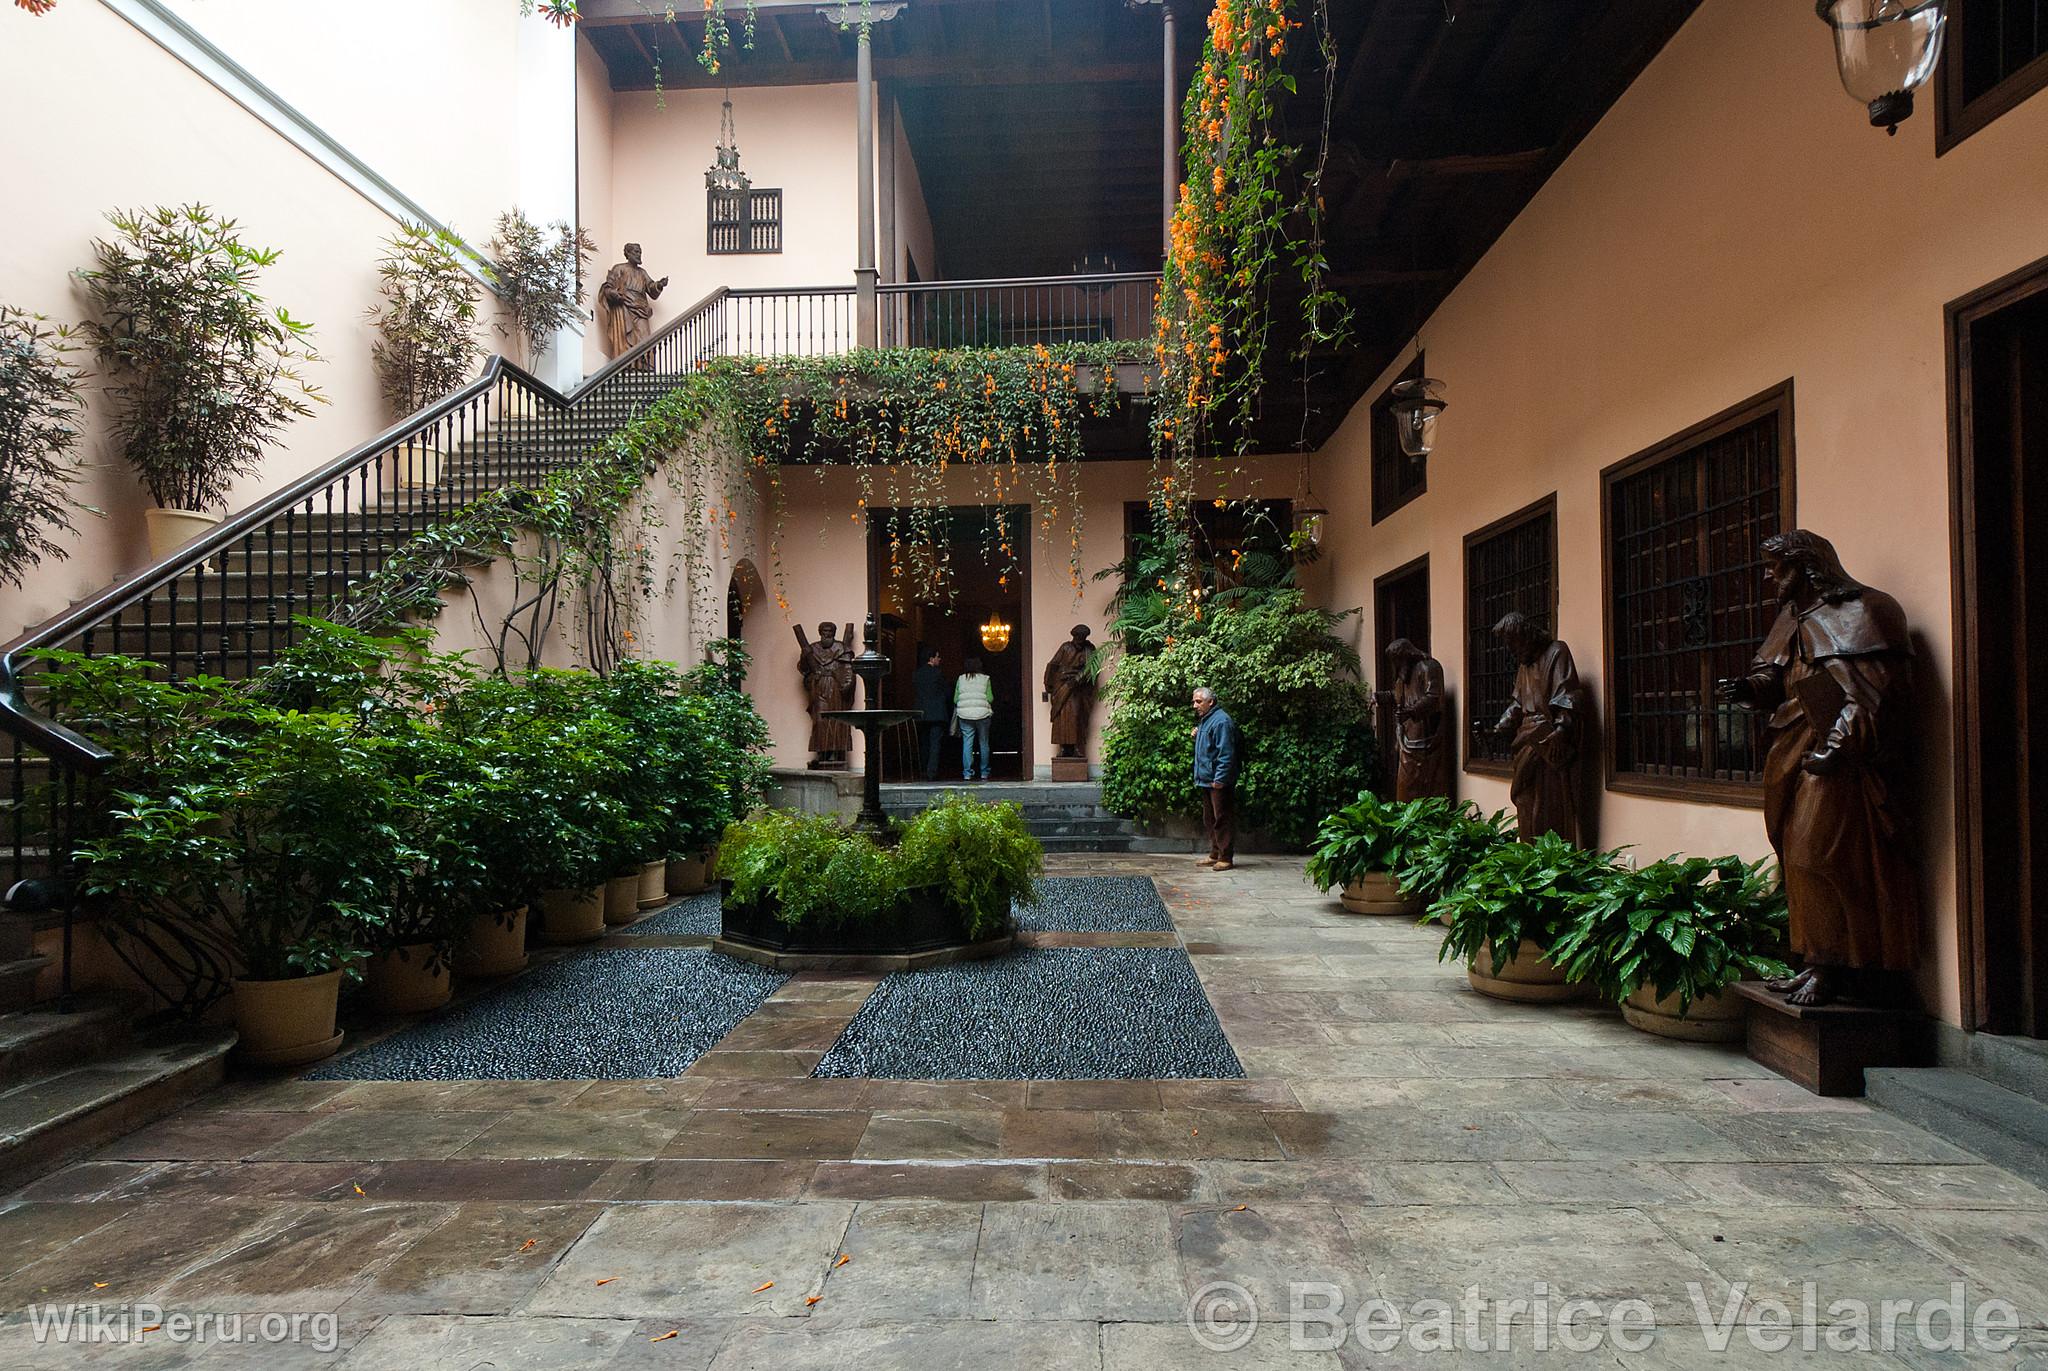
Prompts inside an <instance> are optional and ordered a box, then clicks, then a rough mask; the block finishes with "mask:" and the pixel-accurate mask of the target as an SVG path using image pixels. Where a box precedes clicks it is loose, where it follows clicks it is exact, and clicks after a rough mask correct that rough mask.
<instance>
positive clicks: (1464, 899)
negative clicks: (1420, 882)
mask: <svg viewBox="0 0 2048 1371" xmlns="http://www.w3.org/2000/svg"><path fill="white" fill-rule="evenodd" d="M1617 869H1618V868H1617V867H1616V866H1615V854H1614V853H1612V852H1588V851H1587V850H1586V849H1584V848H1581V847H1574V846H1573V845H1572V844H1571V843H1569V842H1567V841H1565V840H1564V839H1563V838H1560V837H1559V836H1558V835H1557V834H1555V833H1545V834H1543V835H1542V836H1541V837H1539V838H1536V839H1535V840H1533V841H1531V842H1526V843H1499V844H1496V845H1495V846H1494V847H1492V848H1490V849H1488V851H1487V853H1486V855H1485V856H1484V857H1481V858H1480V859H1479V860H1478V861H1477V862H1476V863H1474V864H1473V866H1472V869H1471V870H1470V871H1468V872H1466V873H1465V878H1464V879H1463V880H1462V881H1460V882H1459V883H1458V884H1457V885H1455V886H1453V887H1452V888H1451V889H1449V890H1447V891H1445V892H1444V893H1443V894H1442V895H1440V896H1439V897H1438V898H1437V901H1436V903H1435V904H1433V905H1432V906H1430V911H1429V912H1430V914H1431V915H1432V916H1433V917H1441V918H1442V919H1443V920H1444V922H1445V923H1446V924H1447V925H1448V927H1447V928H1446V930H1445V932H1444V942H1443V947H1442V948H1441V949H1440V951H1439V952H1438V955H1437V960H1439V961H1452V960H1456V961H1460V962H1465V963H1468V964H1469V963H1471V962H1473V961H1474V960H1475V959H1477V957H1478V956H1479V950H1480V948H1482V947H1484V946H1485V945H1486V944H1488V943H1491V944H1492V945H1493V974H1494V975H1496V976H1497V975H1499V974H1500V973H1501V971H1502V969H1503V968H1505V967H1506V966H1507V964H1508V963H1509V962H1511V961H1513V960H1514V957H1515V953H1516V951H1517V950H1518V949H1519V948H1520V947H1521V945H1522V943H1523V942H1524V941H1525V940H1526V941H1528V942H1532V943H1534V944H1536V945H1537V946H1538V947H1542V948H1546V949H1547V948H1549V947H1551V946H1552V945H1554V944H1555V943H1556V942H1557V941H1558V939H1559V938H1561V937H1562V936H1563V935H1564V933H1565V931H1566V930H1567V929H1569V928H1570V927H1571V926H1572V923H1573V920H1574V919H1575V918H1576V917H1577V915H1578V909H1579V905H1578V901H1580V900H1581V899H1583V898H1584V897H1586V896H1589V895H1592V894H1594V893H1595V892H1597V891H1599V890H1601V889H1603V888H1604V886H1605V885H1606V883H1607V882H1610V881H1612V880H1613V879H1614V878H1615V874H1616V872H1617Z"/></svg>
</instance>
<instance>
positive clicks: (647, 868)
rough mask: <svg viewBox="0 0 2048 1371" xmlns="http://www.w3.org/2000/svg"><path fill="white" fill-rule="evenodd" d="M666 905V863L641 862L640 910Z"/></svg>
mask: <svg viewBox="0 0 2048 1371" xmlns="http://www.w3.org/2000/svg"><path fill="white" fill-rule="evenodd" d="M667 903H668V863H667V862H666V861H660V862H642V863H641V864H640V899H639V905H640V908H642V909H652V908H654V907H655V906H656V905H658V904H667Z"/></svg>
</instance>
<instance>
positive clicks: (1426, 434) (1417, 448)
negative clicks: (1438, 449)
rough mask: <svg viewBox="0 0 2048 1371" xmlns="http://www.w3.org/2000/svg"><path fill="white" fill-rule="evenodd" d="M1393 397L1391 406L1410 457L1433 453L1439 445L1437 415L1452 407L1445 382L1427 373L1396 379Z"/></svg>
mask: <svg viewBox="0 0 2048 1371" xmlns="http://www.w3.org/2000/svg"><path fill="white" fill-rule="evenodd" d="M1392 396H1393V398H1392V400H1391V402H1390V403H1389V404H1388V406H1387V408H1388V409H1389V410H1390V411H1392V413H1393V416H1394V427H1395V428H1396V429H1397V430H1399V432H1400V434H1401V451H1402V452H1404V453H1406V454H1407V455H1408V456H1410V457H1427V456H1429V453H1430V449H1431V448H1433V447H1435V446H1436V421H1437V416H1438V415H1440V414H1442V413H1443V412H1444V410H1445V409H1447V408H1449V406H1448V404H1447V403H1446V402H1445V400H1444V383H1443V382H1442V381H1438V380H1433V379H1432V378H1430V377H1427V376H1422V377H1417V378H1415V379H1413V380H1408V381H1396V382H1395V383H1394V388H1393V391H1392Z"/></svg>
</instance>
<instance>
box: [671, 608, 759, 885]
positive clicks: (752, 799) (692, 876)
mask: <svg viewBox="0 0 2048 1371" xmlns="http://www.w3.org/2000/svg"><path fill="white" fill-rule="evenodd" d="M705 651H706V660H705V661H704V662H703V663H702V664H701V665H699V666H697V667H695V668H692V669H691V671H690V672H689V673H688V676H687V677H686V680H687V682H688V685H689V689H690V696H689V703H690V706H691V709H692V712H693V714H694V716H695V719H696V721H697V729H698V739H699V743H700V745H701V749H702V758H703V762H704V766H705V771H706V777H707V781H706V783H705V784H702V785H698V784H691V785H687V786H678V787H677V788H676V794H675V799H674V804H673V805H672V807H671V810H670V819H671V824H672V828H671V832H670V836H669V866H668V893H669V894H671V895H694V894H696V893H697V892H698V891H700V890H703V889H704V888H705V887H706V886H707V885H708V884H709V883H710V880H711V878H712V875H713V873H714V872H716V871H717V869H718V846H719V840H720V839H721V838H722V837H723V836H724V835H725V831H726V828H727V827H728V826H729V825H731V824H734V823H737V822H739V821H740V820H741V819H744V818H746V817H747V815H749V814H751V813H752V812H753V811H754V809H755V808H756V807H757V806H759V805H760V804H761V803H762V802H763V801H764V800H765V799H766V798H767V795H768V787H769V780H770V772H769V764H768V758H767V751H768V741H769V739H768V725H767V724H766V723H765V722H764V721H763V720H762V718H761V715H760V713H759V712H758V711H757V710H756V709H755V708H754V701H753V697H752V696H750V695H748V694H747V692H746V689H745V686H746V679H747V650H746V646H745V644H743V643H742V642H740V640H739V639H737V638H720V639H717V640H715V641H713V642H712V643H711V644H710V645H709V646H708V647H707V648H706V650H705Z"/></svg>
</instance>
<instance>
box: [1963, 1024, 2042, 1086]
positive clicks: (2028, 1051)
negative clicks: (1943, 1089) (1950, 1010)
mask: <svg viewBox="0 0 2048 1371" xmlns="http://www.w3.org/2000/svg"><path fill="white" fill-rule="evenodd" d="M1941 1061H1942V1064H1943V1065H1945V1066H1952V1067H1954V1068H1956V1069H1957V1070H1958V1071H1967V1072H1969V1073H1970V1074H1971V1075H1972V1076H1979V1077H1982V1078H1983V1079H1984V1080H1987V1081H1989V1082H1991V1083H1992V1084H1993V1085H1995V1086H1999V1087H2001V1088H2002V1089H2006V1090H2010V1091H2013V1092H2014V1093H2016V1094H2020V1095H2026V1096H2028V1097H2030V1098H2032V1099H2036V1100H2039V1101H2041V1102H2042V1103H2043V1104H2048V1041H2043V1040H2041V1039H2039V1038H2009V1037H2004V1036H2002V1035H2000V1034H1997V1033H1971V1034H1969V1035H1967V1036H1965V1037H1964V1038H1963V1040H1962V1043H1961V1044H1960V1047H1959V1048H1952V1047H1950V1046H1949V1045H1948V1044H1946V1043H1944V1044H1943V1050H1942V1052H1941Z"/></svg>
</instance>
